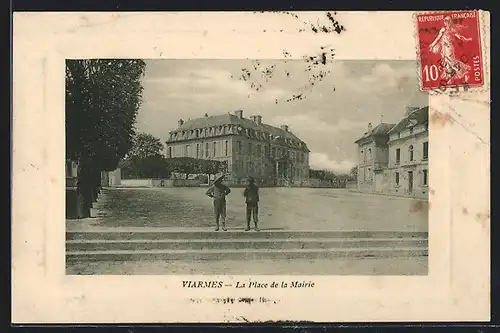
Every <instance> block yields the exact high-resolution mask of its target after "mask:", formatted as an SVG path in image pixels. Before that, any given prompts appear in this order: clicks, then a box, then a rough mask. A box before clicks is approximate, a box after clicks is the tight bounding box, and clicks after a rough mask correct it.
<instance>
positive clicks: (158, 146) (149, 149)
mask: <svg viewBox="0 0 500 333" xmlns="http://www.w3.org/2000/svg"><path fill="white" fill-rule="evenodd" d="M127 155H128V156H133V157H137V158H146V157H149V156H155V155H163V143H162V142H161V140H160V139H159V138H156V137H154V136H153V135H151V134H148V133H139V134H137V135H136V136H135V137H134V141H133V145H132V148H131V149H130V151H129V153H128V154H127Z"/></svg>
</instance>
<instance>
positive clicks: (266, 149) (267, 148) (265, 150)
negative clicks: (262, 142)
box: [264, 146, 269, 157]
mask: <svg viewBox="0 0 500 333" xmlns="http://www.w3.org/2000/svg"><path fill="white" fill-rule="evenodd" d="M264 155H266V157H267V156H269V147H268V146H264Z"/></svg>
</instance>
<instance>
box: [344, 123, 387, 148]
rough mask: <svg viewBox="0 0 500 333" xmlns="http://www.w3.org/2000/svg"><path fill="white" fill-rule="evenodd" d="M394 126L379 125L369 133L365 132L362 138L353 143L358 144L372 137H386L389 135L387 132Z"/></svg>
mask: <svg viewBox="0 0 500 333" xmlns="http://www.w3.org/2000/svg"><path fill="white" fill-rule="evenodd" d="M394 126H395V124H388V123H380V124H378V125H377V126H375V127H374V128H373V129H372V131H371V132H370V133H369V132H365V133H364V134H363V136H362V137H361V138H359V139H358V140H356V141H354V143H358V142H359V141H361V140H363V139H366V138H369V137H372V136H384V135H387V134H388V133H389V131H390V130H391V128H393V127H394Z"/></svg>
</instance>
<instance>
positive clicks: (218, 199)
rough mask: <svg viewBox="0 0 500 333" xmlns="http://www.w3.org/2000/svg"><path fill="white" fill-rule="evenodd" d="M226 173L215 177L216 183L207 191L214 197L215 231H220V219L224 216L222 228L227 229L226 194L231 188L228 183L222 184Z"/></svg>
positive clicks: (207, 193)
mask: <svg viewBox="0 0 500 333" xmlns="http://www.w3.org/2000/svg"><path fill="white" fill-rule="evenodd" d="M223 180H224V174H221V175H219V176H217V177H215V180H214V183H213V185H212V186H210V187H209V188H208V190H207V192H206V195H208V196H209V197H210V198H213V199H214V214H215V224H216V228H215V231H219V219H220V218H222V230H224V231H227V229H226V195H228V194H229V193H231V190H230V189H229V187H227V186H226V185H224V184H222V181H223Z"/></svg>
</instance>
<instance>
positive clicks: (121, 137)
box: [65, 59, 146, 217]
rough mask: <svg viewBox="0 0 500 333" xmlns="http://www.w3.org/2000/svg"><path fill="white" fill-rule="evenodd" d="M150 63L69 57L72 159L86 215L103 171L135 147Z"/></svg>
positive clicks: (68, 138) (68, 147) (68, 142)
mask: <svg viewBox="0 0 500 333" xmlns="http://www.w3.org/2000/svg"><path fill="white" fill-rule="evenodd" d="M145 67H146V64H145V62H144V61H142V60H133V59H130V60H129V59H87V60H67V61H66V99H65V104H66V105H65V107H66V157H67V158H68V159H71V160H74V161H78V162H79V163H78V164H79V172H78V185H77V191H78V193H80V194H81V195H82V197H83V203H82V206H83V208H82V213H81V214H79V215H83V216H80V217H86V216H88V215H89V213H90V206H91V204H92V201H93V200H95V198H96V191H97V190H98V187H99V185H100V178H101V177H100V173H101V171H111V170H114V169H115V168H116V167H117V165H118V162H119V161H120V159H121V158H123V157H124V156H125V155H126V153H127V152H128V151H129V150H130V148H131V147H132V143H133V138H134V133H135V130H134V123H135V120H136V115H137V112H138V110H139V106H140V104H141V97H142V84H141V77H142V75H143V74H144V70H145Z"/></svg>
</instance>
